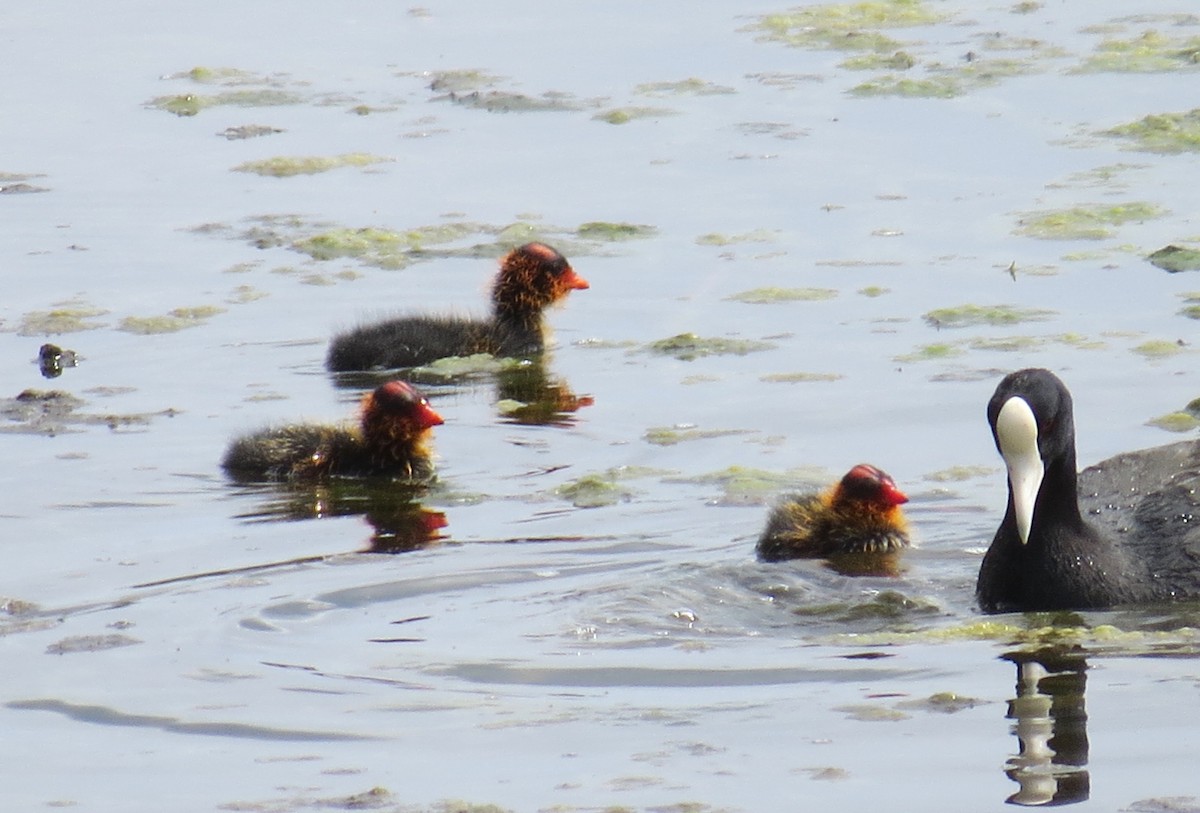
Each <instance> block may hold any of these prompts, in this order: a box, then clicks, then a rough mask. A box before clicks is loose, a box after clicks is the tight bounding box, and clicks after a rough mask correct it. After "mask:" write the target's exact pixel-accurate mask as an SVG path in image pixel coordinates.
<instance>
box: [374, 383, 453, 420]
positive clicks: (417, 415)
mask: <svg viewBox="0 0 1200 813" xmlns="http://www.w3.org/2000/svg"><path fill="white" fill-rule="evenodd" d="M364 408H365V409H383V410H386V411H388V412H401V413H403V412H407V413H409V415H410V416H411V418H412V420H413V421H414V422H415V423H416V424H417V425H418V426H419V427H420V428H422V429H428V428H429V427H431V426H441V425H442V424H443V423H445V421H443V420H442V416H441V415H439V414H437V412H435V411H434V409H433V407H431V406H430V405H429V401H428V400H426V399H425V397H424V396H423V395H421V394H420V393H419V392H417V391H416V390H415V389H413V388H412V387H411V386H410V385H409V384H407V383H405V382H404V381H389V382H388V383H386V384H383V385H381V386H379V387H378V388H376V390H375V392H373V393H371V394H370V395H368V396H367V398H366V399H365V404H364Z"/></svg>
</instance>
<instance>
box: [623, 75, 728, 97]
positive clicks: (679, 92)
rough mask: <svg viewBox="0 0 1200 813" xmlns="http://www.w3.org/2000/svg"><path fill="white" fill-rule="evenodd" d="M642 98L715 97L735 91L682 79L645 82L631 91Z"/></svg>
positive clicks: (724, 86)
mask: <svg viewBox="0 0 1200 813" xmlns="http://www.w3.org/2000/svg"><path fill="white" fill-rule="evenodd" d="M633 92H634V93H638V94H641V95H643V96H716V95H722V94H727V93H736V92H737V91H736V90H734V89H733V88H731V87H728V86H726V85H717V84H714V83H712V82H706V81H704V80H703V79H696V78H691V79H683V80H681V81H678V82H646V83H644V84H641V85H638V86H637V87H635V88H634V89H633Z"/></svg>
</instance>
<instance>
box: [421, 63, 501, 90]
mask: <svg viewBox="0 0 1200 813" xmlns="http://www.w3.org/2000/svg"><path fill="white" fill-rule="evenodd" d="M429 76H430V81H429V89H430V90H433V91H437V92H438V93H470V92H472V91H476V90H480V89H482V88H488V87H493V86H495V85H498V84H499V83H500V82H501V81H502V80H503V77H501V76H496V75H495V74H491V73H487V72H486V71H480V70H472V69H465V70H464V69H456V70H448V71H435V72H434V73H432V74H429Z"/></svg>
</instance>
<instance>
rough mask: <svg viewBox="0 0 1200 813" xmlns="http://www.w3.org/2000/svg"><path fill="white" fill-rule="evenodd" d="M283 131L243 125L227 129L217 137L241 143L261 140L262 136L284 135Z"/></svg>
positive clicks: (264, 126)
mask: <svg viewBox="0 0 1200 813" xmlns="http://www.w3.org/2000/svg"><path fill="white" fill-rule="evenodd" d="M282 132H283V130H281V129H279V128H278V127H267V126H266V125H264V124H243V125H242V126H240V127H226V128H225V129H224V130H222V131H221V132H219V133H217V135H219V136H221V137H222V138H225V139H227V140H229V141H241V140H244V139H247V138H259V137H260V136H268V135H276V134H278V133H282Z"/></svg>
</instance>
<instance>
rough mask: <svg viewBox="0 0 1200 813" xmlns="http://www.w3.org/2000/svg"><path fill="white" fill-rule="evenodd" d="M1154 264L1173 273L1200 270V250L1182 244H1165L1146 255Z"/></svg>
mask: <svg viewBox="0 0 1200 813" xmlns="http://www.w3.org/2000/svg"><path fill="white" fill-rule="evenodd" d="M1146 259H1148V260H1149V261H1150V262H1151V263H1152V264H1153V265H1156V266H1158V267H1159V268H1161V269H1162V270H1164V271H1170V272H1171V273H1172V274H1174V273H1178V272H1180V271H1200V251H1198V250H1196V249H1194V248H1184V247H1182V246H1175V245H1171V246H1164V247H1162V248H1160V249H1159V250H1158V251H1154V252H1151V254H1150V255H1149V256H1148V257H1146Z"/></svg>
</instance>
